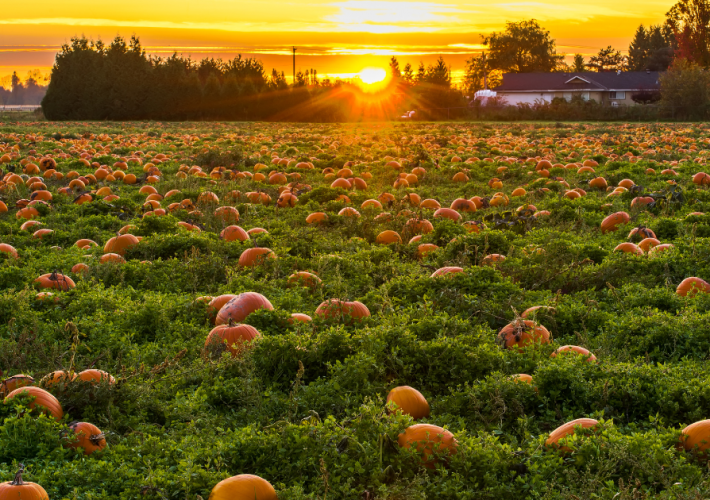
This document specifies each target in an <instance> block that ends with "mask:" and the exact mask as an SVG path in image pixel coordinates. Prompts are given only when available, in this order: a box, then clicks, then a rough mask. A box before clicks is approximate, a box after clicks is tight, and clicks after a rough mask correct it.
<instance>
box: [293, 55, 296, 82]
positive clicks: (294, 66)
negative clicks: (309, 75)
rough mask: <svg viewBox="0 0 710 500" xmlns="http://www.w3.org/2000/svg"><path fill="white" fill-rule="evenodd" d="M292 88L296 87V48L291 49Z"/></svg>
mask: <svg viewBox="0 0 710 500" xmlns="http://www.w3.org/2000/svg"><path fill="white" fill-rule="evenodd" d="M293 86H294V87H295V86H296V47H294V48H293Z"/></svg>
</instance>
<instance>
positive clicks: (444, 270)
mask: <svg viewBox="0 0 710 500" xmlns="http://www.w3.org/2000/svg"><path fill="white" fill-rule="evenodd" d="M462 272H463V268H462V267H455V266H448V267H440V268H439V269H437V270H436V271H434V272H433V273H432V274H431V276H430V278H438V277H439V276H446V275H447V274H456V273H462Z"/></svg>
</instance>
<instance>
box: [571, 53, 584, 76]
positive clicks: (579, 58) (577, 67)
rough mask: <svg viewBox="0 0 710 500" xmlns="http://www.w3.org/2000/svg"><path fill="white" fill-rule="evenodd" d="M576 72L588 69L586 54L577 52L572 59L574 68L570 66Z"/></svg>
mask: <svg viewBox="0 0 710 500" xmlns="http://www.w3.org/2000/svg"><path fill="white" fill-rule="evenodd" d="M570 69H571V70H572V71H573V72H575V73H582V72H584V71H586V64H585V62H584V56H583V55H582V54H575V55H574V59H573V60H572V68H570Z"/></svg>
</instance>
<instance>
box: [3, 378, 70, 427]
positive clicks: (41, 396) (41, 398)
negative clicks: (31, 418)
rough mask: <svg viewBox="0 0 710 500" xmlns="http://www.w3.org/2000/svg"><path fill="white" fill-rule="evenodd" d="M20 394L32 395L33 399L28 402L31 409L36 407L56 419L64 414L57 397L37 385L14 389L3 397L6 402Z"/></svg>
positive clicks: (59, 418)
mask: <svg viewBox="0 0 710 500" xmlns="http://www.w3.org/2000/svg"><path fill="white" fill-rule="evenodd" d="M20 394H27V395H29V396H34V401H32V402H31V403H30V404H29V407H30V408H31V409H35V408H36V409H38V410H39V411H41V412H42V413H46V414H49V415H52V416H53V417H54V418H56V419H57V420H61V418H62V417H63V416H64V410H62V405H61V404H59V401H58V400H57V398H55V397H54V396H52V395H51V394H50V393H48V392H47V391H45V390H44V389H40V388H39V387H34V386H27V387H20V388H19V389H15V390H14V391H12V392H11V393H10V394H8V395H7V396H6V397H5V402H6V403H7V402H8V401H9V400H11V399H13V398H15V397H17V396H19V395H20Z"/></svg>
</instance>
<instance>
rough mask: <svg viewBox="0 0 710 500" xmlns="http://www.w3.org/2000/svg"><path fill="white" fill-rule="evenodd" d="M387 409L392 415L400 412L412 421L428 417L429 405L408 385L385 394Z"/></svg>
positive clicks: (420, 394) (419, 393)
mask: <svg viewBox="0 0 710 500" xmlns="http://www.w3.org/2000/svg"><path fill="white" fill-rule="evenodd" d="M387 409H388V411H390V412H393V413H394V412H396V411H401V412H402V413H404V414H405V415H409V416H410V417H412V418H413V419H414V420H419V419H420V418H426V417H428V416H429V403H428V402H427V400H426V398H425V397H424V396H423V395H422V393H421V392H419V391H418V390H416V389H414V388H413V387H409V386H408V385H403V386H400V387H395V388H394V389H392V390H391V391H390V392H389V394H387Z"/></svg>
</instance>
